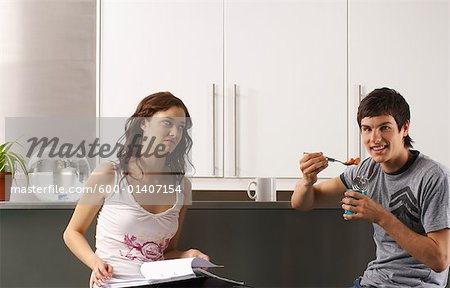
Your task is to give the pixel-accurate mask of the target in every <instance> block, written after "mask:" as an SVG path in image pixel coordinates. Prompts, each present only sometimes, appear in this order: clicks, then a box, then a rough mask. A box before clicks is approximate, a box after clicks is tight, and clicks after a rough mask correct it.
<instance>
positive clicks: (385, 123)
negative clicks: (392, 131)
mask: <svg viewBox="0 0 450 288" xmlns="http://www.w3.org/2000/svg"><path fill="white" fill-rule="evenodd" d="M387 124H393V123H392V122H391V121H386V122H383V123H381V124H380V125H378V126H383V125H387Z"/></svg>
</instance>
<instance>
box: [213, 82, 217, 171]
mask: <svg viewBox="0 0 450 288" xmlns="http://www.w3.org/2000/svg"><path fill="white" fill-rule="evenodd" d="M212 133H213V145H212V146H213V147H212V152H213V169H212V172H213V173H212V174H213V176H216V84H215V83H213V84H212Z"/></svg>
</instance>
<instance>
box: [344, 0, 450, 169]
mask: <svg viewBox="0 0 450 288" xmlns="http://www.w3.org/2000/svg"><path fill="white" fill-rule="evenodd" d="M449 9H450V8H449V1H443V0H430V1H416V0H408V1H405V0H395V1H393V0H389V1H387V0H386V1H380V0H373V1H368V0H365V1H362V0H349V83H350V90H351V91H356V90H357V88H356V87H357V86H358V85H361V87H362V94H363V95H364V94H367V93H369V92H370V91H372V90H373V89H374V88H380V87H384V86H386V87H390V88H393V89H395V90H397V91H398V92H400V94H402V95H403V96H404V97H405V99H406V101H407V102H408V103H409V106H410V110H411V133H410V135H411V137H412V139H413V140H414V141H415V143H413V145H414V148H415V149H418V150H420V151H421V152H423V153H424V154H426V155H429V156H430V157H431V158H433V159H435V160H437V161H439V162H441V163H443V164H445V165H447V166H450V152H449V149H448V147H450V138H449V137H450V126H449V125H450V116H449V115H450V114H449V113H448V111H449V108H450V106H449V97H450V90H449V87H450V86H449V81H450V80H449V79H450V77H449V66H450V62H449V53H450V47H449V25H448V23H449V11H450V10H449ZM349 96H350V97H351V98H353V99H355V98H357V96H356V92H354V93H350V94H349ZM353 102H356V101H353ZM356 104H357V103H356ZM356 106H357V105H354V108H353V109H352V110H353V111H350V113H352V114H354V115H356ZM355 118H356V117H355ZM353 121H354V120H353ZM353 123H354V125H355V128H354V129H353V131H355V130H357V128H356V121H354V122H353ZM353 134H354V133H353Z"/></svg>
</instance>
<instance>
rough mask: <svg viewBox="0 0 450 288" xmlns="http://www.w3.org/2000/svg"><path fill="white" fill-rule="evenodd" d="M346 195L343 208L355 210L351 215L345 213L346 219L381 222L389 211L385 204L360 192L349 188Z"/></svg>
mask: <svg viewBox="0 0 450 288" xmlns="http://www.w3.org/2000/svg"><path fill="white" fill-rule="evenodd" d="M344 195H345V196H346V197H345V198H343V199H342V203H343V204H342V209H344V210H346V211H351V212H353V214H350V215H348V214H344V215H343V216H344V219H345V220H352V219H362V220H366V221H369V222H372V223H376V224H379V223H380V221H381V220H382V219H383V217H384V216H385V215H386V213H389V212H388V211H387V210H386V209H384V207H383V206H381V205H380V204H378V203H377V202H375V201H373V200H372V199H371V198H370V197H368V196H366V195H363V194H361V193H359V192H356V191H351V190H349V191H346V192H345V193H344ZM351 197H353V198H351ZM354 198H356V199H354ZM352 205H353V206H352Z"/></svg>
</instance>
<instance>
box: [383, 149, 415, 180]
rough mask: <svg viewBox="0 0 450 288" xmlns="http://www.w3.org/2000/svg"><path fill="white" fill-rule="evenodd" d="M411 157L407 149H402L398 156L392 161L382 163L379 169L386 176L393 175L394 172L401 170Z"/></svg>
mask: <svg viewBox="0 0 450 288" xmlns="http://www.w3.org/2000/svg"><path fill="white" fill-rule="evenodd" d="M411 157H412V153H411V151H409V149H407V148H405V149H403V150H402V151H401V152H400V153H399V155H398V156H397V157H395V158H393V159H390V160H389V161H386V162H384V163H381V167H382V168H383V171H384V172H385V173H388V174H395V172H397V171H399V170H400V169H402V167H403V166H405V165H406V163H408V160H409V159H410V158H411Z"/></svg>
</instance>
